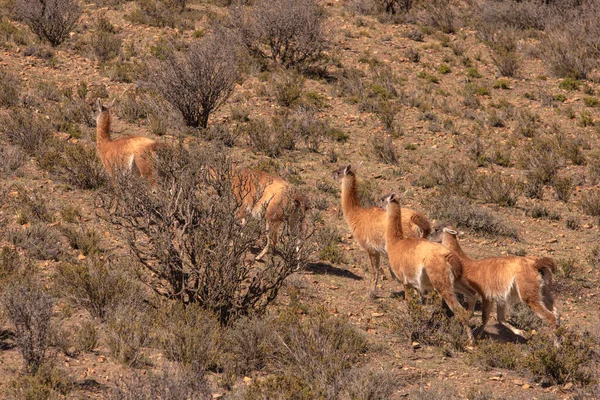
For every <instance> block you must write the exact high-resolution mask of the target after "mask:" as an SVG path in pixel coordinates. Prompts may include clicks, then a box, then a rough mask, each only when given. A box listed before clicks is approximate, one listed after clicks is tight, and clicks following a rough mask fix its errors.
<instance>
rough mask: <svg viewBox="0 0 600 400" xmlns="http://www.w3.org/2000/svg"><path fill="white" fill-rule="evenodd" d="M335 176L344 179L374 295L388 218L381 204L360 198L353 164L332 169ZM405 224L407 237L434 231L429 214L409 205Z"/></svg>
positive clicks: (347, 209) (345, 204) (345, 199)
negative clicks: (363, 203)
mask: <svg viewBox="0 0 600 400" xmlns="http://www.w3.org/2000/svg"><path fill="white" fill-rule="evenodd" d="M332 176H333V177H334V178H337V179H340V180H341V185H342V211H343V213H344V218H345V220H346V223H347V224H348V227H349V228H350V230H351V231H352V235H353V236H354V238H356V240H357V241H358V243H359V245H360V247H362V248H363V250H365V251H366V252H367V253H368V254H369V260H370V264H371V265H370V266H371V273H372V279H373V290H372V292H371V297H375V294H376V291H377V283H378V281H379V273H380V267H379V263H380V258H381V254H384V255H385V253H386V250H385V240H386V239H385V238H386V236H385V235H386V234H385V232H386V225H387V219H386V214H385V210H383V209H381V208H379V207H362V206H361V204H360V201H359V198H358V185H357V182H356V172H355V170H354V169H353V168H352V166H351V165H348V166H346V167H341V168H339V169H337V170H335V171H333V172H332ZM402 228H403V230H404V232H406V235H407V237H414V238H419V237H422V238H426V237H427V236H429V233H430V232H431V224H430V222H429V220H428V219H427V217H425V216H424V215H423V214H421V213H420V212H417V211H413V210H411V209H408V208H403V209H402Z"/></svg>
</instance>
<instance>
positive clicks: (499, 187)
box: [479, 172, 521, 207]
mask: <svg viewBox="0 0 600 400" xmlns="http://www.w3.org/2000/svg"><path fill="white" fill-rule="evenodd" d="M520 192H521V190H520V186H519V183H518V182H517V181H516V180H515V179H514V178H511V177H509V176H503V175H502V174H500V173H497V172H492V173H491V174H490V175H485V176H483V177H482V178H481V179H480V180H479V193H480V196H481V199H482V200H483V201H485V202H488V203H495V204H498V205H499V206H505V207H513V206H514V205H515V204H517V198H518V197H519V194H520Z"/></svg>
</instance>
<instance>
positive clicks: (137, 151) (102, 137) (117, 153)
mask: <svg viewBox="0 0 600 400" xmlns="http://www.w3.org/2000/svg"><path fill="white" fill-rule="evenodd" d="M113 104H114V100H113V101H112V102H111V103H110V104H109V105H104V104H102V100H100V99H98V100H97V103H96V106H97V110H98V117H97V118H96V149H97V151H98V155H99V156H100V159H101V160H102V164H103V165H104V168H105V169H106V172H107V173H108V175H109V176H111V177H112V176H114V173H115V169H124V170H129V171H131V172H133V173H135V174H139V175H141V176H143V177H145V178H148V179H149V180H150V181H151V182H152V184H155V182H156V179H155V178H156V177H155V159H154V157H155V154H156V150H157V149H158V148H159V147H161V146H165V144H164V143H161V142H158V141H156V140H154V139H150V138H147V137H144V136H126V137H122V138H119V139H115V140H112V139H111V137H110V129H111V125H110V124H111V116H110V108H111V107H112V105H113Z"/></svg>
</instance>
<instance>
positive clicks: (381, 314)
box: [371, 312, 383, 317]
mask: <svg viewBox="0 0 600 400" xmlns="http://www.w3.org/2000/svg"><path fill="white" fill-rule="evenodd" d="M371 315H372V316H373V317H383V313H380V312H374V313H373V314H371Z"/></svg>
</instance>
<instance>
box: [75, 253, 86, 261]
mask: <svg viewBox="0 0 600 400" xmlns="http://www.w3.org/2000/svg"><path fill="white" fill-rule="evenodd" d="M86 258H87V257H86V256H84V255H83V254H80V255H78V256H77V259H78V260H79V261H81V260H85V259H86Z"/></svg>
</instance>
